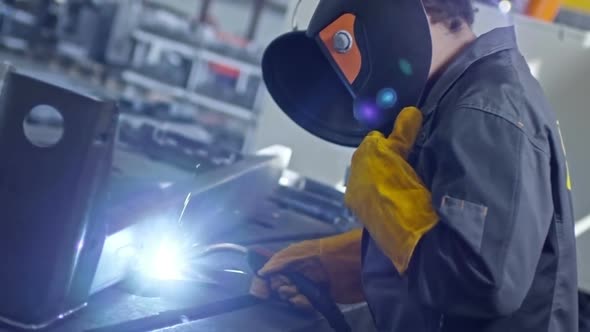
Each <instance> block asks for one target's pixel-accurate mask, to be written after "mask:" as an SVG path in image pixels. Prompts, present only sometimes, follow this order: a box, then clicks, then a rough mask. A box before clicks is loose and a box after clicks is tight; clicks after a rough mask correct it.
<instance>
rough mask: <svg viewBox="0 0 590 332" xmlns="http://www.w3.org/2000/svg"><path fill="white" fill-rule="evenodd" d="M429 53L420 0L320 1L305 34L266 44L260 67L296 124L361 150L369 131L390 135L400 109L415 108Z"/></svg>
mask: <svg viewBox="0 0 590 332" xmlns="http://www.w3.org/2000/svg"><path fill="white" fill-rule="evenodd" d="M295 15H296V14H295ZM431 57H432V45H431V41H430V30H429V27H428V21H427V16H426V13H425V10H424V7H423V6H422V2H421V1H420V0H320V2H319V4H318V6H317V8H316V10H315V12H314V14H313V16H312V18H311V21H310V23H309V26H308V29H307V31H293V32H289V33H286V34H284V35H282V36H279V37H278V38H277V39H275V40H274V41H273V42H272V43H271V44H270V45H269V46H268V48H267V49H266V51H265V53H264V57H263V60H262V71H263V77H264V82H265V84H266V86H267V88H268V91H269V92H270V95H271V96H272V97H273V99H274V100H275V102H276V103H277V104H278V106H279V107H280V108H281V109H282V110H283V111H284V112H285V113H286V114H287V116H289V118H291V119H292V120H293V121H294V122H295V123H296V124H297V125H299V126H300V127H302V128H304V129H305V130H307V131H308V132H310V133H311V134H313V135H315V136H318V137H320V138H322V139H324V140H327V141H330V142H332V143H335V144H338V145H343V146H351V147H356V146H358V145H359V144H360V142H361V141H362V140H363V138H364V137H365V135H366V134H367V133H368V132H369V131H371V130H379V131H381V132H383V133H384V134H386V135H388V134H389V133H390V131H391V130H392V126H393V122H394V121H395V118H396V116H397V114H398V113H399V112H400V111H401V110H402V108H404V107H407V106H416V105H417V103H418V102H419V99H420V97H421V94H422V92H423V90H424V87H425V85H426V80H427V78H428V73H429V70H430V64H431Z"/></svg>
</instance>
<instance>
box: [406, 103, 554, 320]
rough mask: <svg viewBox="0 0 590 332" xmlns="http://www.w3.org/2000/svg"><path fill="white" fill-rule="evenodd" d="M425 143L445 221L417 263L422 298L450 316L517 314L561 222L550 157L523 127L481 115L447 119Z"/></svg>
mask: <svg viewBox="0 0 590 332" xmlns="http://www.w3.org/2000/svg"><path fill="white" fill-rule="evenodd" d="M436 128H437V129H435V131H434V132H433V133H432V134H431V136H430V138H429V139H428V140H427V142H425V144H424V149H425V150H424V153H425V155H426V156H428V157H427V160H428V162H429V164H430V166H429V167H432V169H433V170H434V173H432V175H431V179H430V183H431V192H432V203H433V205H434V207H435V210H436V211H437V213H438V215H439V218H440V220H439V223H438V224H437V226H436V227H435V228H433V229H432V230H431V231H430V232H429V233H427V234H426V235H425V236H424V237H423V238H422V240H421V242H420V245H419V247H418V250H417V252H416V254H417V256H418V257H415V258H416V259H415V261H414V266H413V267H412V269H417V271H416V272H417V274H416V275H417V276H418V278H417V279H416V281H415V283H416V284H415V286H416V287H417V290H418V294H419V298H420V300H421V301H422V302H423V303H424V304H426V305H427V306H430V307H433V308H435V309H436V310H438V311H440V312H442V313H444V314H452V315H466V316H470V317H474V318H475V317H481V318H491V317H497V316H503V315H509V314H511V313H513V312H514V311H516V310H517V309H518V308H519V307H520V306H521V305H522V302H523V300H524V298H525V296H526V294H527V292H528V290H529V289H530V286H531V284H532V282H533V278H534V276H535V271H536V268H537V263H538V262H539V259H540V256H541V252H542V249H543V246H544V243H545V239H546V237H547V234H548V231H549V226H550V224H551V221H552V218H553V203H552V195H551V192H552V191H551V181H550V163H549V156H548V154H547V153H546V152H544V150H543V149H541V148H539V145H538V144H537V145H536V144H535V142H534V141H532V140H530V139H529V138H528V136H527V135H526V134H525V133H524V132H523V130H522V128H520V127H519V125H517V124H516V123H512V122H510V121H508V120H506V119H505V118H502V117H500V116H498V115H496V114H493V113H488V112H484V111H481V110H477V109H469V108H463V109H458V110H453V111H452V115H449V116H447V118H444V117H441V119H440V121H439V123H438V124H437V127H436Z"/></svg>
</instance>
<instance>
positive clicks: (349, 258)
mask: <svg viewBox="0 0 590 332" xmlns="http://www.w3.org/2000/svg"><path fill="white" fill-rule="evenodd" d="M361 238H362V230H360V229H358V230H353V231H350V232H347V233H343V234H340V235H336V236H331V237H326V238H322V239H317V240H309V241H303V242H300V243H297V244H294V245H291V246H289V247H287V248H285V249H283V250H281V251H279V252H278V253H276V254H275V255H274V256H273V257H272V258H271V259H270V260H269V261H268V263H266V265H265V266H264V267H263V268H262V269H261V270H260V271H258V275H259V276H260V278H255V279H254V281H253V283H252V286H251V288H250V292H251V293H252V294H253V295H255V296H258V297H261V298H269V297H270V295H271V294H272V293H273V292H274V293H276V294H277V295H278V296H279V297H280V298H281V299H282V300H285V301H287V302H290V303H291V304H292V305H294V306H296V307H298V308H300V309H311V305H310V303H309V301H307V299H306V298H305V297H304V296H303V295H301V294H300V293H299V292H298V290H297V287H296V286H295V285H293V284H292V283H291V282H290V281H289V279H288V278H286V277H285V276H283V275H281V272H283V271H285V272H286V271H289V272H298V273H301V274H302V275H304V276H305V277H307V278H308V279H310V280H312V281H314V282H316V283H318V284H319V285H323V286H326V287H328V289H329V291H330V294H331V295H332V299H333V300H334V301H335V302H337V303H343V304H350V303H358V302H362V301H364V294H363V290H362V284H361Z"/></svg>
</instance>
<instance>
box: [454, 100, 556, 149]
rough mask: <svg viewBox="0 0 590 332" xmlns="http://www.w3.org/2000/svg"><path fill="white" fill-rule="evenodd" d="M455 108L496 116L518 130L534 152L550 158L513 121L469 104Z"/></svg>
mask: <svg viewBox="0 0 590 332" xmlns="http://www.w3.org/2000/svg"><path fill="white" fill-rule="evenodd" d="M457 108H463V109H471V110H474V111H480V112H484V113H486V114H490V115H493V116H496V117H498V118H500V119H503V120H504V121H506V122H508V123H510V124H511V125H512V126H513V127H515V128H516V129H518V130H519V131H520V132H521V133H522V134H523V135H524V136H525V137H526V138H527V140H528V141H529V142H530V143H531V145H532V146H533V148H535V150H538V151H539V152H541V153H543V154H544V155H545V156H546V157H551V155H550V154H549V152H548V151H545V150H544V149H543V148H542V147H540V146H539V145H538V144H537V143H536V142H535V141H534V140H533V139H532V138H531V137H530V136H529V134H528V133H527V132H526V131H524V130H523V129H522V128H521V127H520V126H519V125H518V124H516V123H514V121H512V120H510V119H509V118H507V117H505V116H502V115H500V114H498V113H497V112H494V111H490V110H486V109H483V108H481V107H477V106H474V105H469V104H460V105H459V106H457Z"/></svg>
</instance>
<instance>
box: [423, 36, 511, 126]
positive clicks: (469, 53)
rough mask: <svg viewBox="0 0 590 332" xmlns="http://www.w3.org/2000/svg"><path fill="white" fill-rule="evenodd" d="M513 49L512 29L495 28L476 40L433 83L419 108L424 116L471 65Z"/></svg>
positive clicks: (434, 107)
mask: <svg viewBox="0 0 590 332" xmlns="http://www.w3.org/2000/svg"><path fill="white" fill-rule="evenodd" d="M513 48H517V45H516V34H515V31H514V27H505V28H497V29H494V30H492V31H490V32H488V33H486V34H483V35H481V36H480V37H479V38H477V39H476V40H475V41H474V42H473V43H471V45H469V46H467V48H466V49H465V50H463V51H462V52H461V53H460V54H459V55H458V56H457V57H456V58H455V59H454V60H453V61H452V62H451V64H450V65H449V66H448V67H447V68H446V70H445V71H444V72H443V74H442V75H441V76H440V77H439V78H438V80H437V81H436V83H434V85H433V86H432V89H431V90H430V92H429V93H428V95H427V97H426V100H425V101H424V104H423V105H422V107H421V109H422V112H423V113H424V115H425V116H426V115H428V114H430V113H431V112H432V111H433V110H434V109H436V107H437V105H438V103H439V101H440V100H441V99H442V97H443V96H444V95H445V94H446V92H447V91H448V90H449V89H450V88H451V86H452V85H453V84H454V83H455V81H457V79H459V77H461V75H463V73H464V72H465V71H466V70H467V69H468V68H469V67H470V66H471V65H473V64H474V63H475V62H477V61H479V60H481V59H482V58H485V57H487V56H489V55H492V54H494V53H498V52H500V51H504V50H508V49H513Z"/></svg>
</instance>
